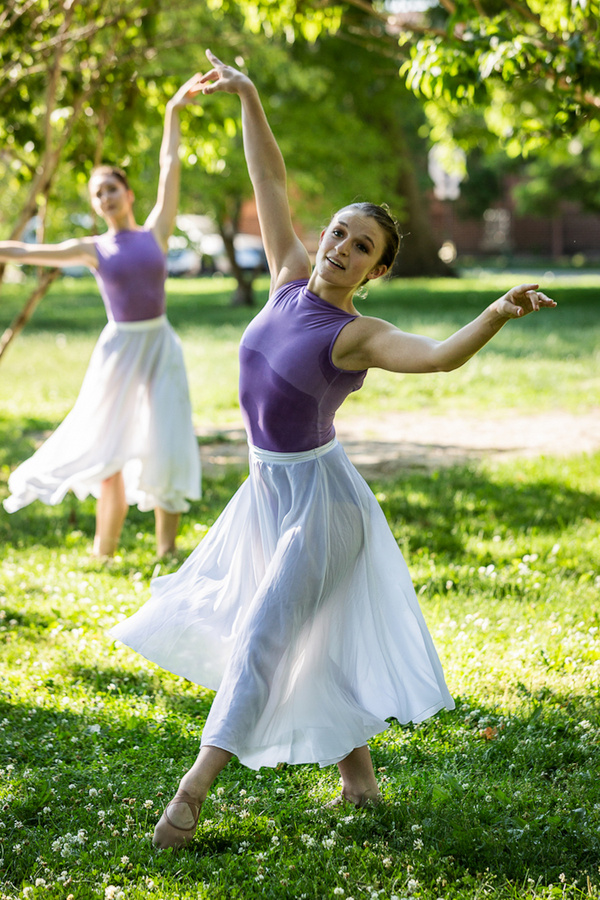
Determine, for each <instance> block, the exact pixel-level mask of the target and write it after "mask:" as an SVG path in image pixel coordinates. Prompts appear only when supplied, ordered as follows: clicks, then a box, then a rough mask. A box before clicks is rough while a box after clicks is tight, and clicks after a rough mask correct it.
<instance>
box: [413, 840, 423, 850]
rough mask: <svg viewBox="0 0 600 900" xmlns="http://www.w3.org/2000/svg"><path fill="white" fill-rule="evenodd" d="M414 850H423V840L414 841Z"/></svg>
mask: <svg viewBox="0 0 600 900" xmlns="http://www.w3.org/2000/svg"><path fill="white" fill-rule="evenodd" d="M413 848H414V849H415V850H422V849H423V841H422V840H421V838H417V839H416V841H413Z"/></svg>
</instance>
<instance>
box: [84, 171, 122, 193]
mask: <svg viewBox="0 0 600 900" xmlns="http://www.w3.org/2000/svg"><path fill="white" fill-rule="evenodd" d="M96 175H112V176H113V178H117V179H118V180H119V181H120V182H122V184H124V185H125V187H126V188H127V190H128V191H129V190H131V188H130V186H129V182H128V180H127V175H126V173H125V170H124V169H120V168H119V166H109V165H102V166H95V167H94V168H93V169H92V171H91V172H90V179H89V180H90V181H91V180H92V178H94V177H95V176H96ZM88 183H89V182H88Z"/></svg>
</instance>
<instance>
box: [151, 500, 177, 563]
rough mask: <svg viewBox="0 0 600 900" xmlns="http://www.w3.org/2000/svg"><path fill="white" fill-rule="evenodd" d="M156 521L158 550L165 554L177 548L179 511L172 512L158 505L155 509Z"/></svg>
mask: <svg viewBox="0 0 600 900" xmlns="http://www.w3.org/2000/svg"><path fill="white" fill-rule="evenodd" d="M154 519H155V523H156V552H157V554H158V556H165V555H166V554H167V553H172V552H173V551H174V550H175V541H176V540H177V531H178V530H179V513H170V512H167V511H166V510H165V509H161V507H160V506H157V507H156V509H155V510H154Z"/></svg>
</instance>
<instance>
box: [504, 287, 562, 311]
mask: <svg viewBox="0 0 600 900" xmlns="http://www.w3.org/2000/svg"><path fill="white" fill-rule="evenodd" d="M538 288H539V285H538V284H519V285H518V286H517V287H514V288H511V289H510V291H507V292H506V294H504V296H503V297H500V298H499V299H498V300H496V301H495V302H494V303H493V304H492V306H493V307H494V308H495V309H496V311H497V312H498V313H499V314H500V315H501V316H503V317H504V318H506V319H518V318H521V317H523V316H526V315H527V314H528V313H531V312H537V311H538V310H540V309H543V308H544V307H553V306H556V301H555V300H551V299H550V297H547V296H546V294H543V293H542V291H539V290H538Z"/></svg>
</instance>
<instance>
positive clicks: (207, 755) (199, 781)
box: [153, 747, 232, 849]
mask: <svg viewBox="0 0 600 900" xmlns="http://www.w3.org/2000/svg"><path fill="white" fill-rule="evenodd" d="M231 757H232V754H231V753H229V752H228V751H227V750H221V749H220V747H202V748H201V749H200V753H199V754H198V756H197V758H196V762H195V763H194V765H193V766H192V767H191V769H189V770H188V771H187V772H186V773H185V775H184V776H183V778H182V779H181V781H180V782H179V788H178V790H177V793H176V794H175V797H174V798H173V800H171V802H170V803H169V804H168V807H167V810H165V812H164V813H163V815H162V818H161V819H160V821H159V822H158V824H157V826H156V828H155V830H154V841H153V843H154V845H155V846H156V847H161V848H163V849H164V848H166V847H173V848H174V849H177V848H179V847H182V846H184V845H185V844H187V843H188V842H189V841H191V839H192V837H193V835H194V832H193V829H194V828H195V825H196V823H197V820H198V814H199V812H200V807H201V806H202V804H203V803H204V801H205V800H206V797H207V795H208V792H209V790H210V787H211V785H212V783H213V781H214V780H215V778H216V777H217V775H218V774H219V772H221V770H222V769H224V768H225V766H226V765H227V763H228V762H229V760H230V759H231ZM185 798H187V799H185ZM190 803H191V808H190ZM194 813H196V814H194ZM178 829H181V831H178Z"/></svg>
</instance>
